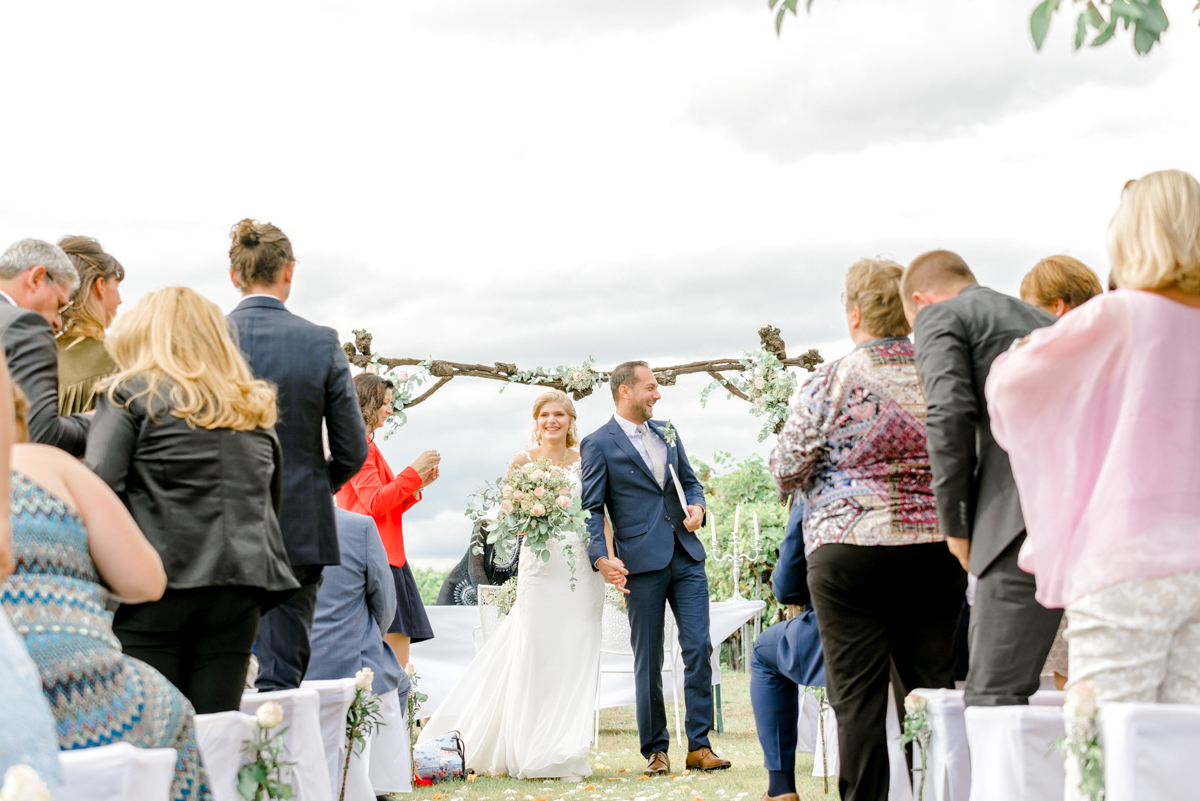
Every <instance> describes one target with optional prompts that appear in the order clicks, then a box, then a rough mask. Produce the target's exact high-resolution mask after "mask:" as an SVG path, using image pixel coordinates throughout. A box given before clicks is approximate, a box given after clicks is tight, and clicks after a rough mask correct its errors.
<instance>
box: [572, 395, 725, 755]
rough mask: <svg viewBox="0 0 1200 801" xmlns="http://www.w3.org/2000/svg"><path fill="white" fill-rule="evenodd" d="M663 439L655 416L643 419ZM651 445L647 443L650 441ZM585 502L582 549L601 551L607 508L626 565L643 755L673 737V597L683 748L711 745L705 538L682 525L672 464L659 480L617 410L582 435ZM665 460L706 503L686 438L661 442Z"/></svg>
mask: <svg viewBox="0 0 1200 801" xmlns="http://www.w3.org/2000/svg"><path fill="white" fill-rule="evenodd" d="M650 429H651V431H653V432H654V435H657V436H659V437H661V438H662V439H663V440H664V441H665V440H666V437H664V436H663V430H662V426H661V425H659V424H658V423H655V422H654V421H650ZM648 446H649V443H648ZM580 456H581V457H582V460H583V508H584V509H586V510H588V511H589V512H591V513H592V517H591V519H590V520H588V534H589V540H588V559H589V561H590V562H591V564H592V566H593V569H594V568H595V564H596V560H598V559H600V558H601V557H603V556H607V555H608V549H607V546H606V545H605V542H604V511H605V509H607V510H608V514H609V518H610V519H611V520H612V525H613V542H614V545H615V547H616V556H617V557H618V558H619V559H621V561H622V562H624V563H625V567H626V569H627V570H628V571H629V577H628V583H627V584H626V586H627V587H628V589H629V591H630V594H629V595H628V596H627V597H626V599H625V603H626V607H627V608H628V610H629V627H630V645H631V646H632V647H633V669H634V686H635V690H636V697H637V722H638V736H639V738H640V739H641V751H642V756H644V757H647V758H649V756H650V755H651V754H653V753H655V752H656V751H662V752H666V751H667V748H668V747H669V745H670V743H671V736H670V733H669V732H668V730H667V713H666V708H665V706H664V704H663V687H662V665H663V626H664V613H665V611H666V605H667V604H668V603H669V604H670V605H671V610H672V612H674V615H675V622H676V625H677V627H678V629H679V645H680V649H681V651H682V654H683V675H684V686H683V692H684V699H685V701H686V704H687V721H686V724H685V727H686V729H687V737H688V750H689V751H696V750H698V749H700V748H703V747H708V746H709V742H708V729H709V725H710V724H711V722H712V667H711V665H710V664H709V658H710V657H711V656H712V643H711V642H710V641H709V622H708V577H707V575H706V574H705V572H704V559H705V552H704V546H703V545H702V544H701V542H700V539H699V538H698V537H697V536H696V534H695V533H694V532H691V531H688V530H687V529H686V528H684V525H683V521H684V519H685V518H686V517H687V512H686V511H685V510H684V509H683V507H682V506H681V505H680V503H679V496H678V494H677V493H676V490H675V484H674V482H673V481H672V480H671V474H670V471H669V470H667V472H666V481H665V485H664V486H662V487H660V486H659V485H658V482H657V481H655V479H654V473H653V472H652V470H651V469H650V467H649V465H647V464H646V461H645V459H643V458H642V456H641V455H640V454H639V453H638V452H637V449H636V448H634V446H633V443H631V442H630V441H629V437H628V436H627V435H626V434H625V432H624V430H622V428H621V426H620V425H619V424H618V423H617V421H616V420H615V419H613V420H609V421H608V424H607V425H604V426H602V427H600V428H599V429H598V430H596V431H594V432H592V433H591V434H589V435H588V436H586V437H584V439H583V442H582V444H581V446H580ZM666 464H667V465H670V466H673V467H674V468H675V473H676V475H678V476H679V482H680V484H681V485H682V486H683V490H684V494H685V495H686V497H687V502H688V504H689V505H691V504H698V505H700V506H703V505H704V489H703V487H701V485H700V482H699V481H698V480H697V479H696V474H695V473H694V472H693V471H692V466H691V464H689V463H688V459H687V453H686V452H685V451H684V449H683V442H682V441H681V440H680V439H679V438H678V436H676V437H675V438H674V442H673V443H669V444H668V445H667V460H666Z"/></svg>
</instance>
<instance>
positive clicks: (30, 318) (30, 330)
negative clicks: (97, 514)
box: [0, 239, 91, 456]
mask: <svg viewBox="0 0 1200 801" xmlns="http://www.w3.org/2000/svg"><path fill="white" fill-rule="evenodd" d="M77 286H79V273H78V272H76V270H75V265H73V264H71V260H70V259H68V258H67V254H65V253H63V251H62V248H60V247H58V246H57V245H52V244H50V243H49V242H43V241H42V240H40V239H22V240H21V241H20V242H16V243H14V244H13V245H11V246H10V247H9V248H8V250H6V251H4V255H3V256H0V344H3V346H4V355H5V357H6V358H7V359H8V369H9V371H10V372H11V373H12V380H13V381H14V382H15V383H16V384H17V386H19V387H20V388H21V390H22V391H24V393H25V396H26V397H27V398H28V399H29V418H28V422H29V439H30V441H32V442H40V443H42V444H43V445H54V446H56V447H59V448H62V449H63V450H64V451H66V452H67V453H69V454H71V455H72V456H83V451H84V447H85V446H86V445H87V432H88V423H89V422H90V421H91V418H90V417H86V416H84V415H81V414H73V415H71V416H70V417H60V416H59V414H58V348H57V347H56V346H55V344H54V334H55V332H56V331H58V330H59V329H60V328H62V313H63V312H64V311H66V309H67V307H68V306H70V305H71V304H70V300H71V292H73V291H74V290H75V287H77Z"/></svg>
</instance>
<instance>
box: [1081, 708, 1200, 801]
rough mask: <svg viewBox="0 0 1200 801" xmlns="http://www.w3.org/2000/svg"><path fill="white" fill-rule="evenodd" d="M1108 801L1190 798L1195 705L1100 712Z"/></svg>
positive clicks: (1196, 747) (1197, 731)
mask: <svg viewBox="0 0 1200 801" xmlns="http://www.w3.org/2000/svg"><path fill="white" fill-rule="evenodd" d="M1100 731H1101V737H1102V741H1103V743H1104V789H1105V798H1106V799H1108V801H1168V799H1169V801H1175V800H1176V799H1180V798H1195V797H1196V795H1197V794H1198V791H1197V788H1196V778H1195V777H1194V776H1192V768H1193V767H1194V765H1193V764H1192V760H1194V759H1196V757H1197V756H1200V706H1193V705H1191V704H1146V703H1139V704H1127V703H1106V704H1103V705H1102V706H1101V707H1100Z"/></svg>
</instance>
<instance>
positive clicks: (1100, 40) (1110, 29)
mask: <svg viewBox="0 0 1200 801" xmlns="http://www.w3.org/2000/svg"><path fill="white" fill-rule="evenodd" d="M1116 32H1117V21H1116V20H1115V19H1113V20H1109V21H1108V22H1107V23H1105V26H1104V28H1102V29H1101V30H1100V35H1099V36H1097V37H1096V38H1095V39H1093V40H1092V47H1099V46H1100V45H1102V44H1104V43H1105V42H1107V41H1108V40H1109V39H1111V38H1113V34H1115V33H1116Z"/></svg>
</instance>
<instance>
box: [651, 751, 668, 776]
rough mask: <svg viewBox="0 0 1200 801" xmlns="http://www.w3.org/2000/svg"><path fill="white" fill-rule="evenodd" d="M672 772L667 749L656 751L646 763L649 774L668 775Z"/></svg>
mask: <svg viewBox="0 0 1200 801" xmlns="http://www.w3.org/2000/svg"><path fill="white" fill-rule="evenodd" d="M670 772H671V760H670V758H669V757H668V756H667V754H666V752H665V751H655V752H654V753H653V754H651V755H650V762H649V764H647V765H646V775H647V776H666V775H667V774H668V773H670Z"/></svg>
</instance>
